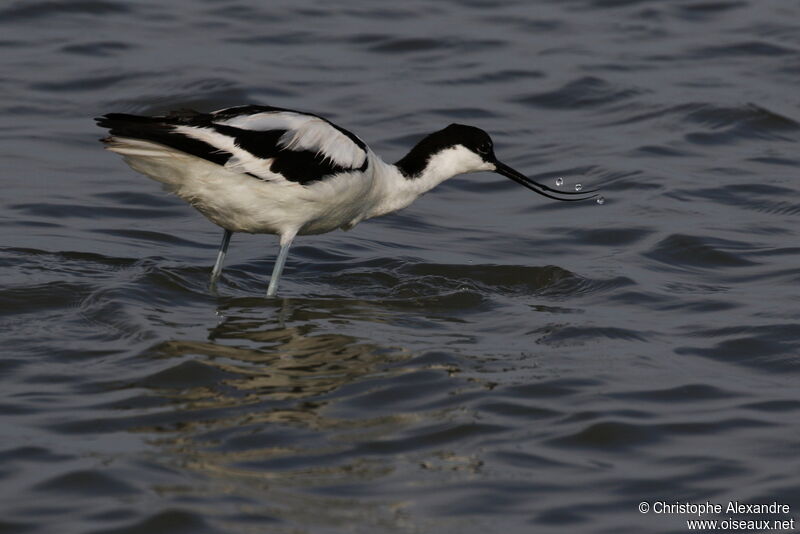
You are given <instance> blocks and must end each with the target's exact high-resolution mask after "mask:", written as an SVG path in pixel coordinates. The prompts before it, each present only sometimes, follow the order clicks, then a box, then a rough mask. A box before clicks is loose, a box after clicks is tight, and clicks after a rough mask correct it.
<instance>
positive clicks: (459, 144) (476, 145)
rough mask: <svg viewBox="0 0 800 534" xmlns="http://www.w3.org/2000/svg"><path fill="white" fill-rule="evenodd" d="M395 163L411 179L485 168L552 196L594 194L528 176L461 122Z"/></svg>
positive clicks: (566, 198) (483, 134) (585, 197)
mask: <svg viewBox="0 0 800 534" xmlns="http://www.w3.org/2000/svg"><path fill="white" fill-rule="evenodd" d="M396 165H397V167H398V168H399V169H400V170H401V172H402V173H403V174H404V175H405V176H406V177H408V178H412V179H413V178H414V177H418V176H421V175H423V174H425V173H426V172H428V171H429V170H430V169H431V168H434V169H437V170H439V172H440V173H441V175H442V176H443V177H444V175H448V174H449V175H450V176H454V175H456V174H464V173H470V172H479V171H489V172H496V173H497V174H500V175H502V176H505V177H506V178H509V179H511V180H513V181H515V182H517V183H518V184H520V185H522V186H523V187H526V188H528V189H530V190H531V191H535V192H536V193H539V194H540V195H543V196H546V197H548V198H552V199H555V200H564V201H576V200H588V199H590V198H595V197H596V196H597V195H592V193H594V191H585V192H581V193H578V192H570V191H559V190H557V189H553V188H550V187H548V186H546V185H544V184H540V183H539V182H536V181H534V180H531V179H530V178H528V177H527V176H525V175H524V174H522V173H520V172H519V171H516V170H514V169H512V168H511V167H509V166H508V165H506V164H505V163H502V162H501V161H500V160H498V159H497V157H496V156H495V154H494V143H493V142H492V138H491V137H490V136H489V134H488V133H486V132H485V131H483V130H481V129H480V128H476V127H475V126H467V125H464V124H451V125H449V126H448V127H446V128H444V129H442V130H439V131H438V132H434V133H432V134H430V135H429V136H427V137H425V138H424V139H423V140H422V141H420V142H419V143H417V145H416V146H415V147H414V148H413V149H412V150H411V151H410V152H409V153H408V154H407V155H406V156H405V157H404V158H403V159H401V160H400V161H398V162H397V164H396Z"/></svg>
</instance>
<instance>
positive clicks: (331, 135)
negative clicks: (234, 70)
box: [212, 106, 367, 169]
mask: <svg viewBox="0 0 800 534" xmlns="http://www.w3.org/2000/svg"><path fill="white" fill-rule="evenodd" d="M253 108H254V106H253V107H250V106H248V107H247V108H231V109H224V110H220V111H216V112H214V113H212V117H214V118H213V119H212V121H213V122H214V124H218V125H221V126H231V127H233V128H238V129H241V130H249V131H255V132H266V131H273V130H285V133H284V134H283V135H282V136H281V137H280V139H279V140H278V145H279V146H280V147H281V148H284V149H287V150H293V151H300V150H308V151H310V152H314V153H316V154H319V155H320V156H323V157H324V158H325V159H327V160H328V161H330V162H331V163H333V164H335V165H339V166H341V167H345V168H349V169H358V168H360V167H361V166H362V165H364V162H365V161H366V158H367V153H366V150H365V148H366V145H364V143H363V141H361V140H360V139H358V138H357V137H356V136H355V135H353V134H351V133H349V132H345V131H344V130H341V129H339V128H337V127H336V126H334V125H333V124H331V123H330V122H328V121H326V120H325V119H322V118H320V117H317V116H315V115H308V114H306V113H300V112H297V111H285V110H277V111H261V112H257V113H247V112H245V113H242V114H239V115H232V116H231V114H232V113H235V112H236V110H237V109H242V110H248V109H253ZM255 109H260V108H255ZM218 116H219V117H220V118H219V119H218V118H217V117H218ZM223 117H224V118H223Z"/></svg>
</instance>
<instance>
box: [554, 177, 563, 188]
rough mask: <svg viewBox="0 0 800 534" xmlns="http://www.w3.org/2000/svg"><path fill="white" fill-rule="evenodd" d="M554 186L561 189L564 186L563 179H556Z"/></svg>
mask: <svg viewBox="0 0 800 534" xmlns="http://www.w3.org/2000/svg"><path fill="white" fill-rule="evenodd" d="M556 185H557V186H558V187H561V186H562V185H564V179H563V178H556Z"/></svg>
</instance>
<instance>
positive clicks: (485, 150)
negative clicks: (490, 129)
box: [478, 144, 492, 154]
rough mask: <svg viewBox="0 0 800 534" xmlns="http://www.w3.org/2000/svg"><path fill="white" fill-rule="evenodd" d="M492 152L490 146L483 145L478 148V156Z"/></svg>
mask: <svg viewBox="0 0 800 534" xmlns="http://www.w3.org/2000/svg"><path fill="white" fill-rule="evenodd" d="M491 150H492V145H490V144H485V145H481V146H479V147H478V154H488V153H489V152H490V151H491Z"/></svg>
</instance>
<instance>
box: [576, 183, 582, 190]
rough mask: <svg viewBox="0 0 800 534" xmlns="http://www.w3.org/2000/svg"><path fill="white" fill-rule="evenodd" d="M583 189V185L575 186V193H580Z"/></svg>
mask: <svg viewBox="0 0 800 534" xmlns="http://www.w3.org/2000/svg"><path fill="white" fill-rule="evenodd" d="M581 189H583V186H582V185H581V184H575V191H580V190H581Z"/></svg>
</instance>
